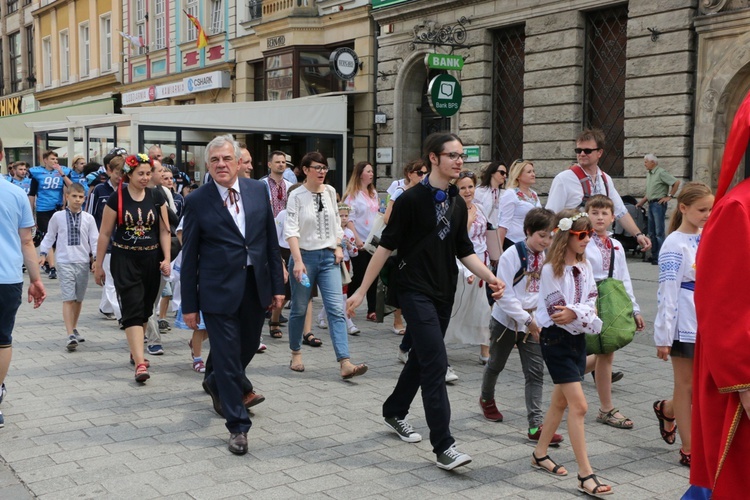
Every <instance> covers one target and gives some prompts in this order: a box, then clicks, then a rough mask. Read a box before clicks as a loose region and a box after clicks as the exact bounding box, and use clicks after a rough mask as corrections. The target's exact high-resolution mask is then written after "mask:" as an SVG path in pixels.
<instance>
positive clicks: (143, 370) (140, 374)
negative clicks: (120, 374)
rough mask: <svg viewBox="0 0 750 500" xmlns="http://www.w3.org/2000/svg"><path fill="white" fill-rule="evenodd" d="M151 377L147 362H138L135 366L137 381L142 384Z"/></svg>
mask: <svg viewBox="0 0 750 500" xmlns="http://www.w3.org/2000/svg"><path fill="white" fill-rule="evenodd" d="M149 378H151V375H149V374H148V368H147V367H146V363H138V366H136V367H135V381H136V382H139V383H141V384H142V383H144V382H145V381H146V380H148V379H149Z"/></svg>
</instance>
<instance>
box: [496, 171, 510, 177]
mask: <svg viewBox="0 0 750 500" xmlns="http://www.w3.org/2000/svg"><path fill="white" fill-rule="evenodd" d="M497 173H498V174H500V175H502V176H503V177H507V176H508V172H507V171H506V170H498V171H497Z"/></svg>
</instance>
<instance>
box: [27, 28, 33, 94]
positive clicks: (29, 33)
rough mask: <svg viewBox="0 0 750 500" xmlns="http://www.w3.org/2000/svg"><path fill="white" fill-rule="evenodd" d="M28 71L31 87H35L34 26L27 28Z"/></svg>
mask: <svg viewBox="0 0 750 500" xmlns="http://www.w3.org/2000/svg"><path fill="white" fill-rule="evenodd" d="M26 72H27V73H28V75H29V87H28V88H30V89H32V88H34V85H33V84H32V83H31V80H32V78H33V76H34V27H33V26H29V27H28V28H26Z"/></svg>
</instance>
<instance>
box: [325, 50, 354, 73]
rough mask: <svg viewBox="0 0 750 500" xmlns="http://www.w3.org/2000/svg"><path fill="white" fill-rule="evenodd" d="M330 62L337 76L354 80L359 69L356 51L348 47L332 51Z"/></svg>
mask: <svg viewBox="0 0 750 500" xmlns="http://www.w3.org/2000/svg"><path fill="white" fill-rule="evenodd" d="M329 63H330V65H331V69H332V70H333V72H334V73H336V76H338V77H339V78H340V79H342V80H353V79H354V77H355V76H357V71H359V57H358V56H357V53H356V52H354V51H353V50H352V49H350V48H347V47H341V48H339V49H336V50H334V51H333V52H331V57H330V59H329Z"/></svg>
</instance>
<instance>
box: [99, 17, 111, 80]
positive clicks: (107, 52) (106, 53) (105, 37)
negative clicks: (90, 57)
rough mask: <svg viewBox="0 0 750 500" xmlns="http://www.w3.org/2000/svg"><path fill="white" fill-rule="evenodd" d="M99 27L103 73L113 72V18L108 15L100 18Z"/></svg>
mask: <svg viewBox="0 0 750 500" xmlns="http://www.w3.org/2000/svg"><path fill="white" fill-rule="evenodd" d="M99 25H100V27H99V41H100V43H101V47H100V48H99V54H100V56H101V59H102V60H101V70H102V72H105V71H112V16H111V15H110V14H106V15H104V16H102V17H100V18H99Z"/></svg>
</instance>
